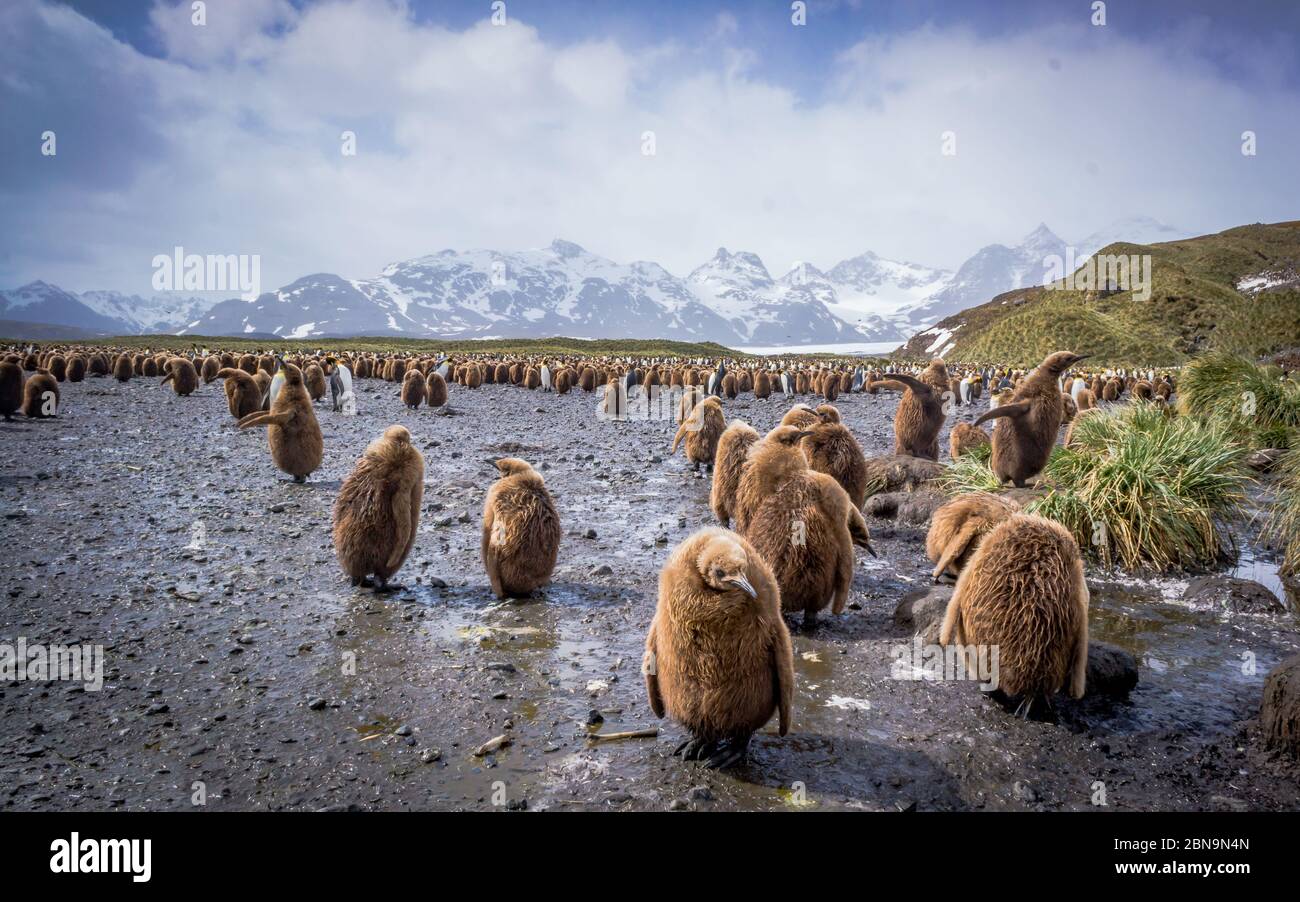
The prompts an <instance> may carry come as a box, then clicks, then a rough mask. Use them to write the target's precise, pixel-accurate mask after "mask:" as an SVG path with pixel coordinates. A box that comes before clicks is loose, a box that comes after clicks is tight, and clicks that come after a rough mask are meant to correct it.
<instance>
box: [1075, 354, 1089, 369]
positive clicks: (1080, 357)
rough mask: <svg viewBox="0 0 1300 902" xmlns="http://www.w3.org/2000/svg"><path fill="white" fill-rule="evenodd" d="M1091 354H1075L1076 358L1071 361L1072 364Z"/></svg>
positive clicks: (1085, 358)
mask: <svg viewBox="0 0 1300 902" xmlns="http://www.w3.org/2000/svg"><path fill="white" fill-rule="evenodd" d="M1091 356H1092V355H1091V354H1075V355H1074V359H1073V360H1071V361H1070V366H1074V365H1075V364H1076V363H1078V362H1079V361H1080V360H1087V359H1088V358H1089V357H1091Z"/></svg>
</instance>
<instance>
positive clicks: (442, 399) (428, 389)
mask: <svg viewBox="0 0 1300 902" xmlns="http://www.w3.org/2000/svg"><path fill="white" fill-rule="evenodd" d="M424 395H425V399H426V400H425V403H426V404H428V405H429V406H430V407H442V406H444V405H445V404H446V403H447V380H446V379H444V378H442V374H441V373H439V372H438V371H437V370H434V371H433V372H431V373H430V374H429V378H428V379H426V380H424Z"/></svg>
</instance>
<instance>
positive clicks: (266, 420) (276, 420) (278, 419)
mask: <svg viewBox="0 0 1300 902" xmlns="http://www.w3.org/2000/svg"><path fill="white" fill-rule="evenodd" d="M292 419H293V414H292V413H267V412H266V411H264V410H259V411H257V412H255V413H250V414H249V415H248V416H246V417H244V418H243V419H242V420H240V421H239V428H240V429H248V428H249V427H251V426H286V425H288V423H289V421H290V420H292Z"/></svg>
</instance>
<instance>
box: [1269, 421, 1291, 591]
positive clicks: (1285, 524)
mask: <svg viewBox="0 0 1300 902" xmlns="http://www.w3.org/2000/svg"><path fill="white" fill-rule="evenodd" d="M1292 448H1293V450H1291V451H1288V452H1287V454H1286V456H1285V457H1283V458H1282V459H1281V460H1280V461H1278V465H1277V474H1278V482H1277V492H1276V496H1275V498H1274V502H1273V510H1272V513H1271V514H1270V515H1269V518H1268V521H1267V522H1266V523H1265V525H1264V536H1265V538H1267V539H1269V540H1270V541H1274V542H1277V543H1278V544H1279V545H1280V546H1281V548H1282V570H1283V571H1284V572H1286V573H1290V574H1300V439H1297V441H1296V442H1294V443H1293V444H1292Z"/></svg>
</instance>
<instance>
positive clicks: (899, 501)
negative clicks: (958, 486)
mask: <svg viewBox="0 0 1300 902" xmlns="http://www.w3.org/2000/svg"><path fill="white" fill-rule="evenodd" d="M947 500H948V499H947V498H946V497H945V496H943V495H940V494H938V493H937V492H932V491H929V490H923V491H918V492H885V493H883V494H880V495H872V496H871V497H870V498H868V499H867V503H866V504H864V505H863V506H862V512H863V513H865V514H867V515H869V516H872V517H880V518H882V519H885V520H893V519H897V520H898V522H900V523H904V524H906V525H908V526H927V525H928V524H929V523H930V517H931V516H932V515H933V514H934V512H935V511H937V510H938V509H939V508H941V507H943V505H944V503H945V502H947Z"/></svg>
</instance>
